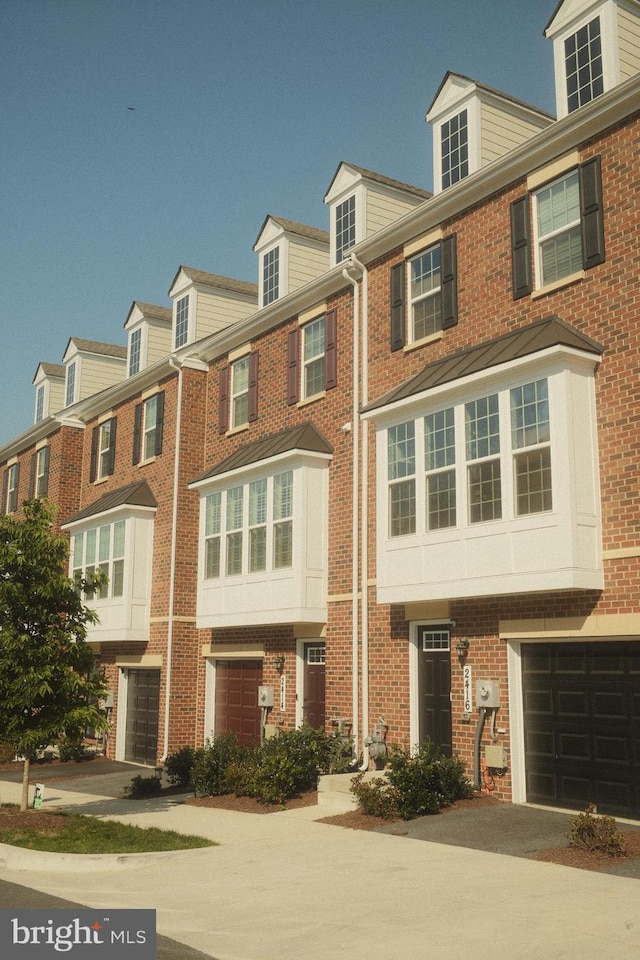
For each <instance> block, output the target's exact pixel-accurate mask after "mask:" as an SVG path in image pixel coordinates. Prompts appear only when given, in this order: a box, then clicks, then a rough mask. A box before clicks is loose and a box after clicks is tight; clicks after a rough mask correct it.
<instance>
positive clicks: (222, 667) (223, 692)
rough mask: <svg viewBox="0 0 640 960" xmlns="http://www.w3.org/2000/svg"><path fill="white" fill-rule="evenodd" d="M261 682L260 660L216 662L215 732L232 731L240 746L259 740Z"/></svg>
mask: <svg viewBox="0 0 640 960" xmlns="http://www.w3.org/2000/svg"><path fill="white" fill-rule="evenodd" d="M261 683H262V660H218V661H216V700H215V704H216V707H215V717H214V726H213V732H214V734H215V735H217V734H221V733H229V732H232V733H235V735H236V737H237V740H238V743H239V744H240V745H241V746H243V747H254V746H255V745H256V744H258V743H260V723H261V710H260V707H259V705H258V687H259V685H260V684H261Z"/></svg>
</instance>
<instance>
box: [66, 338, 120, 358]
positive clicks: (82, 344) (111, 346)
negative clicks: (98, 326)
mask: <svg viewBox="0 0 640 960" xmlns="http://www.w3.org/2000/svg"><path fill="white" fill-rule="evenodd" d="M71 344H73V345H74V346H75V347H76V349H77V350H78V352H79V353H94V354H97V355H98V356H101V357H117V358H118V359H123V360H126V358H127V348H126V347H120V346H118V344H116V343H100V342H99V341H98V340H83V339H82V337H69V342H68V343H67V347H66V350H65V351H64V353H65V356H66V354H67V351H68V349H69V347H70V346H71Z"/></svg>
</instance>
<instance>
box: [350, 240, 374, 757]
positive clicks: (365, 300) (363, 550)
mask: <svg viewBox="0 0 640 960" xmlns="http://www.w3.org/2000/svg"><path fill="white" fill-rule="evenodd" d="M351 260H352V261H353V264H354V266H356V267H357V268H358V269H359V270H360V271H361V273H362V337H361V341H360V345H361V349H362V363H361V371H362V398H361V399H362V406H363V407H364V406H366V405H367V403H368V402H369V274H368V273H367V268H366V267H365V265H364V264H363V263H361V262H360V260H358V258H357V257H356V255H355V254H353V253H352V254H351ZM360 479H361V487H360V495H361V498H362V500H361V504H362V505H361V509H360V524H361V526H360V530H361V537H362V541H361V547H360V570H361V573H360V588H361V590H362V599H361V602H360V617H361V621H360V623H361V626H360V637H361V643H362V729H363V731H364V736H365V738H368V736H369V734H370V730H369V423H368V421H366V420H363V421H362V467H361V470H360ZM368 767H369V747H368V746H366V745H365V747H364V750H363V756H362V767H361V769H362V770H367V769H368Z"/></svg>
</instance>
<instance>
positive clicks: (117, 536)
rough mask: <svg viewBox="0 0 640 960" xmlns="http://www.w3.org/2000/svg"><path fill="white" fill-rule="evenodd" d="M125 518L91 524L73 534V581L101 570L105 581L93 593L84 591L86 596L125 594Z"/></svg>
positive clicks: (98, 598) (105, 598)
mask: <svg viewBox="0 0 640 960" xmlns="http://www.w3.org/2000/svg"><path fill="white" fill-rule="evenodd" d="M125 534H126V521H125V520H116V521H115V522H113V523H105V524H101V526H99V527H91V528H89V529H88V530H85V531H84V532H82V533H77V534H75V535H74V537H73V560H72V571H73V577H74V579H75V581H76V583H79V582H80V580H81V579H82V578H83V577H90V576H91V575H92V574H94V573H96V572H98V571H102V573H103V574H104V577H105V580H104V583H102V585H101V586H100V587H98V588H97V590H96V591H95V592H94V591H93V590H91V589H90V588H88V589H87V591H86V597H87V598H88V599H97V600H109V599H115V598H118V597H122V596H123V593H124V562H125Z"/></svg>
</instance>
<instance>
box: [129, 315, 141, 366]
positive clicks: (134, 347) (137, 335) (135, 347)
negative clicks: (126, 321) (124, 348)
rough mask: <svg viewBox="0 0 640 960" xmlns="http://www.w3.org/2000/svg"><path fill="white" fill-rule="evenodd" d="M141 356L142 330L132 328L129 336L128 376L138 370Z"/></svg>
mask: <svg viewBox="0 0 640 960" xmlns="http://www.w3.org/2000/svg"><path fill="white" fill-rule="evenodd" d="M141 357H142V330H141V329H140V328H139V327H138V329H137V330H132V331H131V335H130V337H129V376H130V377H133V376H134V375H135V374H136V373H138V371H139V370H140V362H141Z"/></svg>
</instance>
